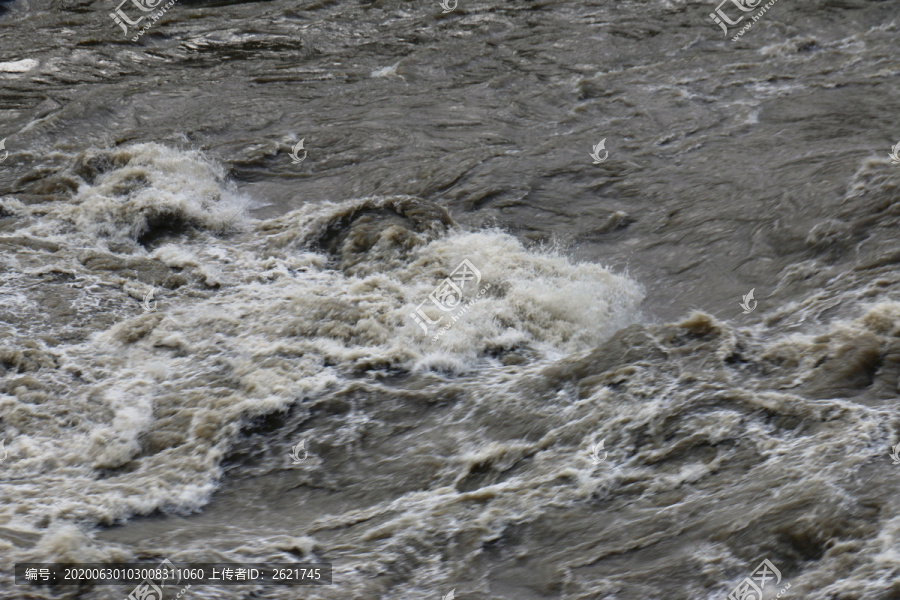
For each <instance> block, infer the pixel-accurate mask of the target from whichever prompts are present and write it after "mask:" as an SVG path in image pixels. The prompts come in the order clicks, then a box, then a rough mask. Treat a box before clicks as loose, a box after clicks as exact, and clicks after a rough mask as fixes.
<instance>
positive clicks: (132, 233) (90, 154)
mask: <svg viewBox="0 0 900 600" xmlns="http://www.w3.org/2000/svg"><path fill="white" fill-rule="evenodd" d="M72 171H73V172H72V176H74V177H75V178H76V180H77V181H80V185H79V187H78V190H77V192H76V194H75V196H74V197H73V198H72V200H71V201H70V202H68V203H65V204H61V205H58V206H56V207H55V209H54V213H55V214H52V215H51V216H55V217H57V218H59V219H61V220H63V221H66V222H69V223H72V224H74V225H75V227H77V229H79V230H81V231H82V232H84V233H87V234H89V235H99V236H104V237H108V238H113V239H122V238H131V239H132V240H140V239H141V238H142V236H147V235H148V234H153V233H156V232H157V231H158V230H159V229H160V228H168V229H173V228H179V227H181V228H183V227H196V228H200V229H206V230H209V231H213V232H217V233H218V232H223V231H226V230H229V229H232V228H235V227H237V226H238V225H239V224H240V223H241V220H242V217H243V214H244V209H245V207H246V204H247V200H246V199H245V198H243V197H242V196H240V195H239V194H238V193H237V192H236V191H235V190H234V188H233V186H232V185H230V184H229V183H227V181H226V179H225V170H224V169H223V168H222V167H221V166H220V165H218V164H216V163H214V162H211V161H210V160H208V159H206V158H205V157H204V156H203V155H202V154H201V153H200V152H197V151H185V150H177V149H172V148H168V147H166V146H163V145H161V144H155V143H147V144H136V145H133V146H127V147H122V148H115V149H110V150H90V151H87V152H85V153H84V154H82V155H80V156H79V157H78V158H77V159H76V164H75V166H74V167H73V169H72Z"/></svg>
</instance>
